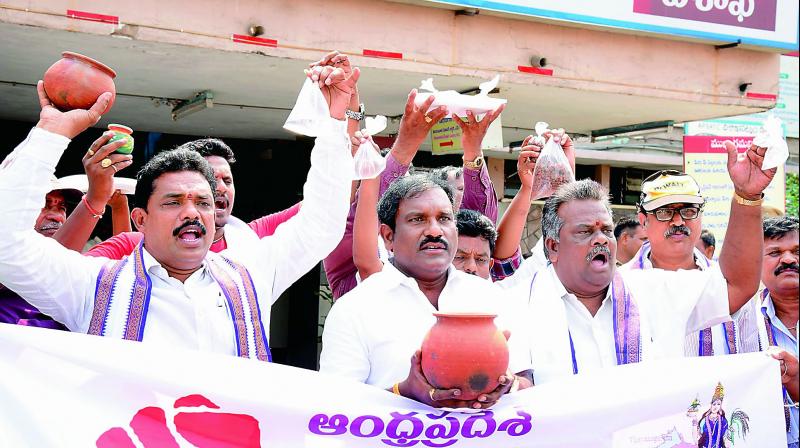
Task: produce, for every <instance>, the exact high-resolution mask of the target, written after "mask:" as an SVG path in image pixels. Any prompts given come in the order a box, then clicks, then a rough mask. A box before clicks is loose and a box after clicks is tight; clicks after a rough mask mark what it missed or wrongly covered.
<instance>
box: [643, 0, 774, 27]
mask: <svg viewBox="0 0 800 448" xmlns="http://www.w3.org/2000/svg"><path fill="white" fill-rule="evenodd" d="M777 2H778V0H758V2H756V0H633V12H638V13H640V14H649V15H653V16H661V17H673V18H676V19H686V20H694V21H696V22H705V23H718V24H720V25H733V26H738V27H742V28H751V29H757V30H767V31H775V14H776V10H777ZM756 3H758V4H757V5H756Z"/></svg>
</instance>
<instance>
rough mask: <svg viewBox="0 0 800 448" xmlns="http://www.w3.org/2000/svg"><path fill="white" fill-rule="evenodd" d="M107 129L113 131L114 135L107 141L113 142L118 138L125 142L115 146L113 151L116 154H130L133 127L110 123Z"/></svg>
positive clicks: (131, 150)
mask: <svg viewBox="0 0 800 448" xmlns="http://www.w3.org/2000/svg"><path fill="white" fill-rule="evenodd" d="M108 130H109V131H111V132H113V133H114V136H113V137H111V139H110V140H109V141H108V143H114V142H116V141H118V140H125V144H124V145H122V146H120V147H119V148H117V150H116V151H114V152H115V153H118V154H130V153H132V152H133V136H131V134H132V133H133V129H131V128H129V127H127V126H125V125H121V124H116V123H111V124H109V125H108Z"/></svg>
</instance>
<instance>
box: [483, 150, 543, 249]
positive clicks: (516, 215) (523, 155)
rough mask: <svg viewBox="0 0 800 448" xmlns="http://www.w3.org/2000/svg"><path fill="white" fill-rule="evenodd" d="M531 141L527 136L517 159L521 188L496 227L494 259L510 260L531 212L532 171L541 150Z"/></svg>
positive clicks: (517, 246)
mask: <svg viewBox="0 0 800 448" xmlns="http://www.w3.org/2000/svg"><path fill="white" fill-rule="evenodd" d="M531 140H532V137H531V136H528V137H527V138H526V139H525V140H524V141H523V142H522V150H521V151H520V153H519V157H517V175H518V176H519V180H520V184H521V186H520V189H519V191H518V192H517V194H516V195H514V199H513V200H512V201H511V204H509V206H508V209H506V212H505V213H504V214H503V218H502V219H501V220H500V224H499V225H498V226H497V243H496V244H495V247H494V254H493V255H492V257H493V258H496V259H500V260H502V259H506V258H510V257H511V256H513V255H514V253H515V252H516V251H517V250H518V248H519V242H520V240H521V239H522V231H523V230H524V229H525V223H526V222H527V220H528V212H530V210H531V193H532V192H533V169H534V167H535V166H536V159H537V158H538V157H539V152H540V151H541V150H542V148H541V147H539V146H535V145H532V144H531V143H530V142H531Z"/></svg>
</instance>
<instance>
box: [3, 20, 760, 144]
mask: <svg viewBox="0 0 800 448" xmlns="http://www.w3.org/2000/svg"><path fill="white" fill-rule="evenodd" d="M0 37H2V38H1V39H0V61H2V64H0V98H3V101H2V102H0V118H2V119H14V120H25V121H35V120H36V117H37V115H38V104H37V101H36V92H35V88H34V87H33V86H34V85H35V83H36V81H37V80H38V79H40V78H41V77H42V75H43V74H44V72H45V70H46V69H47V67H49V65H50V64H52V63H53V62H55V61H56V60H58V59H59V57H60V52H61V51H62V50H70V51H75V52H78V53H83V54H86V55H87V56H90V57H93V58H95V59H98V60H100V61H102V62H104V63H106V64H107V65H109V66H111V67H112V68H114V69H115V70H116V71H117V74H118V76H117V79H116V86H117V92H118V96H117V100H116V104H115V105H114V108H113V110H112V111H111V112H110V113H109V114H107V115H106V116H105V117H104V118H103V120H102V121H101V123H100V126H105V124H107V123H109V122H117V123H124V124H126V125H128V126H130V127H132V128H133V129H135V130H140V131H145V130H146V131H158V132H166V133H176V134H189V135H213V136H218V137H238V138H248V139H267V138H293V136H292V134H290V133H288V132H286V131H284V130H283V129H282V124H283V121H284V120H285V118H286V116H287V115H288V111H289V109H290V108H291V106H292V105H293V103H294V100H295V98H296V95H297V92H298V90H299V88H300V86H301V84H302V82H303V72H302V70H303V68H304V67H305V64H306V63H307V62H306V61H301V60H293V59H284V58H277V57H270V56H265V55H263V54H259V53H258V52H251V53H243V52H228V51H220V50H212V49H206V48H197V47H190V46H181V45H174V44H164V43H156V42H144V41H135V40H131V39H129V38H122V37H112V36H98V35H91V34H85V33H77V32H69V31H61V30H52V29H46V28H39V27H32V26H21V25H13V24H8V23H0ZM424 77H425V76H424V75H421V74H419V73H408V72H401V71H392V70H385V69H376V68H371V67H362V76H361V80H360V81H359V90H360V93H361V98H362V100H363V101H364V102H365V103H366V104H367V110H368V113H369V114H383V115H387V116H392V115H399V114H400V113H402V111H403V106H404V104H405V99H406V97H407V95H408V92H409V90H410V89H412V88H414V87H416V86H418V84H419V81H420V80H421V79H422V78H424ZM533 78H535V77H532V79H533ZM481 81H483V80H481V79H477V78H468V77H447V78H442V77H437V78H435V84H436V86H437V88H439V89H440V90H445V89H455V90H463V89H469V88H474V87H477V84H478V83H479V82H481ZM533 82H535V80H532V81H531V84H525V85H522V84H510V83H502V82H501V85H500V93H499V94H498V95H496V96H498V97H502V98H507V99H508V100H509V103H508V107H507V109H506V111H505V112H504V113H503V117H502V122H503V126H504V141H505V143H506V144H507V143H508V142H510V141H514V140H521V139H522V138H524V136H525V135H527V134H528V133H530V132H531V131H530V129H531V128H532V127H533V124H534V123H535V122H536V121H547V122H549V123H551V124H552V125H553V126H557V127H563V128H565V129H567V130H568V131H570V132H572V133H588V132H590V131H591V130H592V129H602V128H609V127H615V126H623V125H630V124H635V123H644V122H651V121H661V120H674V121H676V122H681V121H688V120H695V119H702V118H710V117H718V116H728V115H735V114H740V113H746V112H752V110H749V109H746V108H744V107H731V106H719V105H712V104H702V103H696V102H688V101H673V100H665V99H659V98H650V97H642V96H635V95H628V94H610V93H598V92H592V91H586V90H576V89H568V88H557V87H543V86H538V85H535V84H533ZM14 83H17V84H14ZM202 90H211V91H212V92H213V93H214V103H215V105H214V107H213V108H212V109H208V110H204V111H200V112H198V113H196V114H194V115H191V116H188V117H186V118H182V119H180V120H178V121H177V122H174V121H172V120H171V118H170V107H169V106H166V105H163V104H159V101H154V100H153V99H152V98H168V99H188V98H191V97H193V96H194V94H195V93H196V92H199V91H202ZM396 128H397V121H393V122H391V123H390V125H389V129H387V131H386V132H395V131H396Z"/></svg>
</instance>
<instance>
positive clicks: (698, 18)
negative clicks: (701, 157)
mask: <svg viewBox="0 0 800 448" xmlns="http://www.w3.org/2000/svg"><path fill="white" fill-rule="evenodd" d="M401 1H402V0H401ZM405 1H409V2H411V1H413V0H405ZM429 2H430V3H439V4H446V5H451V6H458V7H463V8H476V9H479V10H483V11H494V12H498V13H503V14H511V15H518V16H527V17H532V18H536V19H539V20H545V21H554V22H571V23H578V24H586V25H590V26H602V27H608V28H611V29H614V28H616V29H624V30H633V31H638V32H642V33H655V34H662V35H668V36H671V37H675V36H678V37H682V38H685V39H691V40H694V39H701V40H706V41H714V42H736V41H738V40H741V41H742V43H743V44H746V45H751V46H757V47H765V48H777V49H782V50H789V51H793V50H797V49H798V2H797V0H604V1H592V2H589V1H586V0H559V1H557V2H554V1H551V0H499V1H498V0H429ZM414 3H417V2H414Z"/></svg>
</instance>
